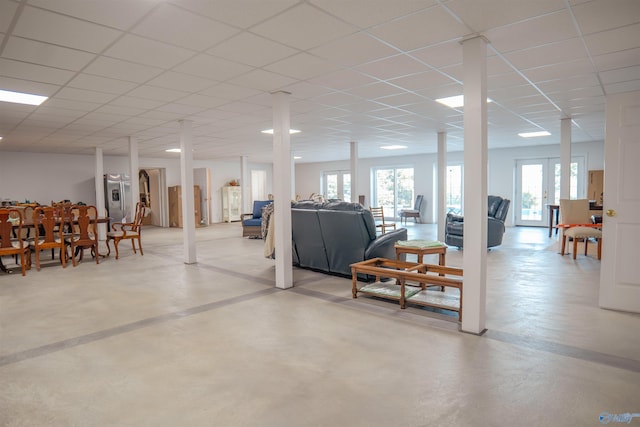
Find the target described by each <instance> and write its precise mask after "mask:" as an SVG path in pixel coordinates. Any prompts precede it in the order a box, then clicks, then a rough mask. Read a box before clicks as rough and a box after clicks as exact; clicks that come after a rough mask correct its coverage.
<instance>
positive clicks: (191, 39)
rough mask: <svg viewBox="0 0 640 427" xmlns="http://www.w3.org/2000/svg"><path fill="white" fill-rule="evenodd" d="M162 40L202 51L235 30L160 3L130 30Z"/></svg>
mask: <svg viewBox="0 0 640 427" xmlns="http://www.w3.org/2000/svg"><path fill="white" fill-rule="evenodd" d="M131 32H132V33H135V34H138V35H141V36H145V37H149V38H152V39H154V40H159V41H163V42H165V43H169V44H173V45H177V46H182V47H185V48H187V49H191V50H197V51H202V50H204V49H207V48H209V47H211V46H213V45H214V44H216V43H218V42H220V41H222V40H224V39H226V38H228V37H231V36H232V35H233V34H235V33H237V32H238V30H237V29H235V28H233V27H231V26H229V25H226V24H223V23H222V22H218V21H213V20H211V19H209V18H206V17H202V16H199V15H197V14H195V13H192V12H188V11H186V10H184V9H180V8H178V7H176V6H172V5H170V4H161V5H160V6H159V7H158V8H156V9H155V10H154V11H153V12H152V13H151V14H150V15H148V16H146V17H145V19H144V20H143V21H142V22H141V23H139V24H138V25H136V27H135V28H134V29H133V30H131Z"/></svg>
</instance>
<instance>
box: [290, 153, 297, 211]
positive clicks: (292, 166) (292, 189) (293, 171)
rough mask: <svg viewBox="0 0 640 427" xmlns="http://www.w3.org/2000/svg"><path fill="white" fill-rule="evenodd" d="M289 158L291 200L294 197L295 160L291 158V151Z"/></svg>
mask: <svg viewBox="0 0 640 427" xmlns="http://www.w3.org/2000/svg"><path fill="white" fill-rule="evenodd" d="M289 157H290V158H291V200H295V199H296V161H295V159H294V158H293V152H290V156H289Z"/></svg>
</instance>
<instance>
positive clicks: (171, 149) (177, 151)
mask: <svg viewBox="0 0 640 427" xmlns="http://www.w3.org/2000/svg"><path fill="white" fill-rule="evenodd" d="M164 151H166V152H167V153H182V150H181V149H179V148H169V149H168V150H164Z"/></svg>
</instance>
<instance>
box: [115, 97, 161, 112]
mask: <svg viewBox="0 0 640 427" xmlns="http://www.w3.org/2000/svg"><path fill="white" fill-rule="evenodd" d="M162 104H164V102H163V101H157V100H151V99H144V98H136V97H133V96H119V97H118V98H116V99H114V100H113V101H111V102H110V103H109V104H108V105H115V106H122V107H128V108H138V109H142V110H152V109H154V108H158V107H159V106H161V105H162Z"/></svg>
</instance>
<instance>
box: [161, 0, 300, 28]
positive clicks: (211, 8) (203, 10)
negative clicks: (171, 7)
mask: <svg viewBox="0 0 640 427" xmlns="http://www.w3.org/2000/svg"><path fill="white" fill-rule="evenodd" d="M298 1H299V0H269V1H255V0H233V1H229V2H221V1H215V2H212V1H211V0H172V1H171V2H172V3H174V4H177V5H180V6H182V7H184V8H185V9H188V10H191V11H193V12H197V13H198V14H202V15H205V16H208V17H210V18H213V19H216V20H218V21H220V22H226V23H227V24H229V25H234V26H237V27H241V28H248V27H250V26H252V25H255V24H257V23H258V22H261V21H264V20H265V19H267V18H269V17H271V16H274V15H276V14H278V13H279V12H281V11H283V10H285V9H287V8H289V7H291V6H293V5H294V4H296V3H298Z"/></svg>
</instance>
